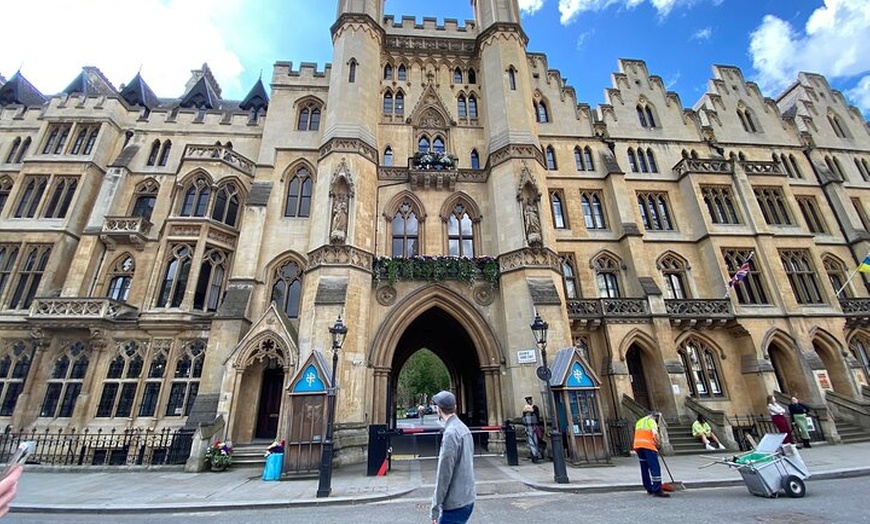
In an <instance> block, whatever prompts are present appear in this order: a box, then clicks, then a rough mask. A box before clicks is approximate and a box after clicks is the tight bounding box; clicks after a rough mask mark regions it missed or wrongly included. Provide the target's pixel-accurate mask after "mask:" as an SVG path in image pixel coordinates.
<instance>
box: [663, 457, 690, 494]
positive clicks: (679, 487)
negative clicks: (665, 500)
mask: <svg viewBox="0 0 870 524" xmlns="http://www.w3.org/2000/svg"><path fill="white" fill-rule="evenodd" d="M659 458H660V459H662V464H664V465H665V470H666V471H667V472H668V477H670V478H671V481H670V482H662V491H685V489H686V485H685V484H683V483H682V482H678V481H676V480H674V476H673V475H672V474H671V468H669V467H668V463H667V462H665V457H664V455H659Z"/></svg>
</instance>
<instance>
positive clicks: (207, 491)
mask: <svg viewBox="0 0 870 524" xmlns="http://www.w3.org/2000/svg"><path fill="white" fill-rule="evenodd" d="M718 456H720V457H726V456H731V455H728V454H720V455H718ZM801 457H802V458H803V459H804V462H806V464H807V467H808V468H809V470H810V473H811V474H812V478H811V480H812V479H817V480H818V479H830V478H843V477H852V476H861V475H870V460H867V458H868V457H870V443H858V444H849V445H839V446H829V445H824V444H820V445H817V446H814V447H813V448H812V449H807V450H801ZM476 460H477V461H476V467H477V468H480V469H485V470H486V471H487V473H486V477H488V478H501V479H503V480H504V481H506V482H514V483H517V482H519V483H522V484H524V485H526V486H528V487H529V488H533V489H537V490H543V491H554V492H567V493H584V492H586V493H592V492H612V491H627V490H641V489H642V488H641V487H640V478H639V477H640V474H639V470H638V466H637V459H635V458H634V457H616V458H614V459H613V465H612V466H602V467H584V468H572V467H569V468H568V477H569V479H570V482H569V483H568V484H556V483H555V482H554V481H553V464H552V462H543V463H539V464H532V463H531V462H529V461H527V460H522V459H521V460H520V465H519V466H507V465H506V461H505V459H504V458H503V457H485V458H479V459H476ZM665 460H666V461H667V464H668V466H669V467H670V469H671V472H672V473H673V475H674V478H675V479H676V480H678V481H682V482H683V483H684V484H685V485H686V487H687V488H689V489H691V488H702V487H714V486H729V485H742V484H743V481H742V479H741V476H740V474H739V473H738V472H737V471H736V470H734V469H731V468H728V467H726V466H723V465H719V464H715V465H713V466H710V467H708V468H703V469H699V466H702V465H704V464H706V463H708V461H707V460H705V459H704V458H703V457H701V456H685V455H683V456H675V457H665ZM435 466H436V462H435V461H434V460H428V461H422V462H419V461H410V462H394V467H393V470H392V471H391V472H390V473H388V474H387V476H385V477H366V476H365V465H364V464H360V465H354V466H347V467H342V468H338V469H335V470H333V476H332V494H331V495H330V496H329V497H327V498H316V496H315V495H316V492H317V485H318V479H317V478H308V479H300V480H292V481H282V482H264V481H262V480H261V479H260V475H261V473H262V472H261V471H260V470H258V469H251V468H231V469H230V470H228V471H225V472H222V473H211V472H205V473H184V472H182V471H178V470H176V471H166V470H142V471H136V472H130V471H127V472H114V471H85V472H82V471H80V470H78V471H75V472H72V471H70V472H67V471H57V470H48V469H41V468H39V467H36V468H32V469H31V468H28V469H27V470H26V472H25V474H24V476H23V477H22V479H21V483H20V487H19V493H18V497H17V498H16V499H15V503H14V504H13V505H12V511H14V512H39V513H42V512H52V513H54V512H63V513H95V512H100V513H129V512H139V511H148V512H149V513H155V512H166V511H184V510H188V511H193V510H211V511H216V510H225V509H256V508H282V507H290V506H314V505H326V504H352V503H366V502H374V501H378V500H384V499H389V498H395V497H401V496H403V495H407V494H409V493H411V492H413V491H415V490H417V489H419V488H427V490H429V489H431V486H432V484H431V482H429V481H427V478H429V479H431V477H433V476H434V469H435ZM663 469H664V468H663ZM430 470H431V471H430ZM481 476H483V475H481ZM662 476H663V477H664V478H665V480H669V479H668V477H667V472H666V471H663V475H662ZM479 491H481V490H479ZM422 492H423V491H421V493H422ZM416 495H418V494H415V496H416ZM481 495H485V493H483V492H481Z"/></svg>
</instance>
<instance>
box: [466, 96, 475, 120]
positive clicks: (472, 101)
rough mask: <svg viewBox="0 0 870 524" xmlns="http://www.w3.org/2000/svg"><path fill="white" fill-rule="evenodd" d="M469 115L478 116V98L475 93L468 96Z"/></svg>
mask: <svg viewBox="0 0 870 524" xmlns="http://www.w3.org/2000/svg"><path fill="white" fill-rule="evenodd" d="M468 117H469V118H477V98H476V97H475V96H474V95H470V96H469V97H468Z"/></svg>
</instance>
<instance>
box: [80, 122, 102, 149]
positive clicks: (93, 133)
mask: <svg viewBox="0 0 870 524" xmlns="http://www.w3.org/2000/svg"><path fill="white" fill-rule="evenodd" d="M99 132H100V126H91V128H90V133H88V141H87V142H85V149H84V151H82V154H83V155H90V154H91V151H93V150H94V144H96V142H97V134H99Z"/></svg>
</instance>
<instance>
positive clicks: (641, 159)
mask: <svg viewBox="0 0 870 524" xmlns="http://www.w3.org/2000/svg"><path fill="white" fill-rule="evenodd" d="M637 165H638V167H640V172H641V173H648V172H649V167H648V166H647V164H646V157H645V156H644V154H643V148H640V147H639V148H637Z"/></svg>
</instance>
